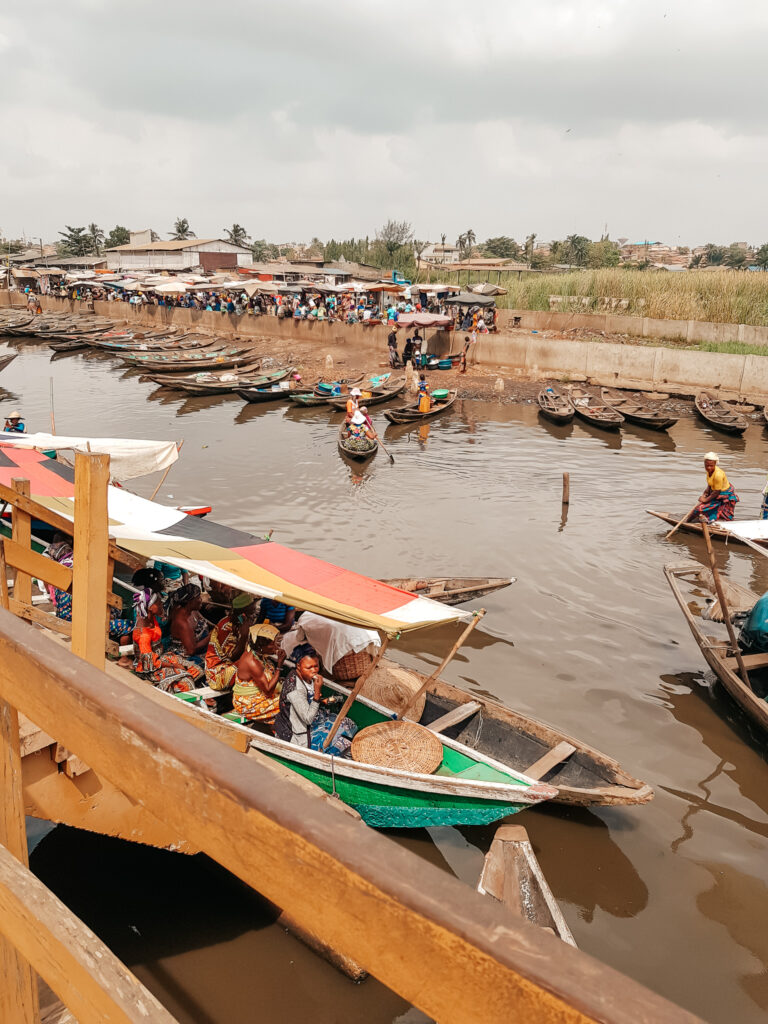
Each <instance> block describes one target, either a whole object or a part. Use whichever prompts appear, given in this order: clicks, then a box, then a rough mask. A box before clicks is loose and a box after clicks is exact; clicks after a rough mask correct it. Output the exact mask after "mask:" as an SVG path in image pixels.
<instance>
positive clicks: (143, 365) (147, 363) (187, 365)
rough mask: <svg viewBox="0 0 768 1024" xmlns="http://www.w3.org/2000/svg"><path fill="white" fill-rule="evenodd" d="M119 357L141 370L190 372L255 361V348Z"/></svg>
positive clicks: (225, 367) (137, 354) (223, 367)
mask: <svg viewBox="0 0 768 1024" xmlns="http://www.w3.org/2000/svg"><path fill="white" fill-rule="evenodd" d="M118 358H119V359H120V360H121V361H122V362H123V363H125V364H126V366H130V367H133V368H135V369H140V370H151V371H155V370H159V371H160V372H163V371H166V372H169V373H189V372H190V370H198V369H200V370H225V369H228V368H229V367H231V366H238V365H240V364H247V363H249V362H253V350H252V349H250V348H236V347H231V348H222V349H217V350H216V351H213V352H211V351H208V350H204V351H203V352H199V353H197V355H195V353H194V352H178V353H175V352H174V353H173V354H171V353H168V354H167V355H166V356H165V357H162V356H157V355H153V356H151V355H150V354H149V353H133V354H131V355H120V356H118Z"/></svg>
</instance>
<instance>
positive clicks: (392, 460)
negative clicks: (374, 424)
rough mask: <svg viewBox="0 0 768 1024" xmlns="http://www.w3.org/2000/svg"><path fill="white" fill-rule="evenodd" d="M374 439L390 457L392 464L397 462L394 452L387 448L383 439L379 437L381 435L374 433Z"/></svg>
mask: <svg viewBox="0 0 768 1024" xmlns="http://www.w3.org/2000/svg"><path fill="white" fill-rule="evenodd" d="M374 437H375V438H376V440H377V441H378V442H379V444H380V445H381V447H382V448H383V449H384V454H385V455H388V456H389V458H390V461H391V462H394V461H395V456H394V455H393V454H392V452H391V451H390V450H389V448H387V446H386V445H385V444H384V442H383V441H382V440H381V438H380V437H379V435H378V434H377V433H376V432H375V431H374Z"/></svg>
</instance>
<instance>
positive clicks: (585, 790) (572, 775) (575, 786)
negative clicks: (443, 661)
mask: <svg viewBox="0 0 768 1024" xmlns="http://www.w3.org/2000/svg"><path fill="white" fill-rule="evenodd" d="M426 681H427V676H426V675H424V674H422V673H421V672H416V671H414V670H412V669H406V668H404V667H403V666H402V665H399V664H398V663H397V662H395V661H392V660H390V659H388V658H382V660H381V661H380V662H379V664H378V665H377V667H376V668H375V670H374V671H373V673H372V675H371V677H370V678H369V680H368V681H367V682H366V683H365V684H364V686H363V691H362V692H363V695H368V696H369V697H370V698H371V699H374V700H379V699H382V700H383V698H381V695H382V694H384V693H389V694H392V693H395V694H400V695H401V698H402V700H405V699H407V695H409V694H411V693H414V692H416V690H418V689H419V688H420V687H421V686H422V684H423V683H425V682H426ZM403 695H404V696H403ZM395 700H396V698H389V703H390V704H391V705H392V707H391V708H390V710H391V711H393V712H398V711H399V708H398V707H397V706H395V703H394V701H395ZM401 706H402V705H401ZM416 710H418V708H417V709H416ZM449 716H450V718H449ZM406 717H408V718H410V717H411V716H410V715H407V716H406ZM417 720H418V721H419V723H420V724H421V725H425V726H427V727H428V728H433V729H436V728H440V729H441V734H442V735H445V736H448V737H452V738H453V739H455V740H458V741H459V742H461V743H465V744H466V745H467V746H468V747H470V748H471V749H472V750H474V751H477V752H478V753H481V754H486V755H487V756H489V757H492V758H494V759H495V760H496V761H498V762H500V763H502V764H504V765H506V766H507V767H508V768H509V769H511V770H513V771H516V772H521V773H522V774H524V775H525V776H526V778H541V779H542V780H543V781H545V782H547V783H549V784H550V785H552V786H554V787H555V788H556V789H557V795H556V796H555V797H554V798H553V799H554V802H555V803H563V804H573V805H576V806H581V807H588V806H593V805H603V806H610V805H618V804H644V803H647V802H648V801H649V800H651V799H652V797H653V789H652V788H651V787H650V786H649V785H647V784H646V783H644V782H641V781H640V780H639V779H636V778H633V776H631V775H630V774H629V773H628V772H626V771H625V770H624V769H623V768H622V767H621V765H620V764H619V763H618V762H617V761H615V760H614V759H613V758H611V757H609V756H608V755H607V754H603V753H602V752H601V751H599V750H596V749H595V748H594V747H590V746H589V744H587V743H584V742H582V741H581V740H578V739H576V738H575V737H573V736H569V735H568V734H567V733H564V732H561V731H560V730H558V729H556V728H554V726H551V725H547V724H545V723H544V722H539V721H537V720H536V719H535V718H530V717H528V716H527V715H524V714H522V713H521V712H518V711H512V710H511V709H510V708H507V707H505V706H504V705H503V704H500V703H498V702H497V701H495V700H493V699H491V698H489V697H484V696H482V695H481V694H479V693H467V692H466V691H465V690H462V689H460V688H459V687H458V686H453V685H451V684H450V683H447V682H445V681H444V680H442V679H438V680H435V681H434V682H432V683H430V684H429V686H428V688H427V694H426V701H425V704H424V709H423V711H422V712H421V716H420V717H419V718H418V719H417ZM440 720H442V722H443V723H444V724H442V725H441V722H440Z"/></svg>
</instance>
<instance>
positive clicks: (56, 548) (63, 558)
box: [45, 533, 133, 640]
mask: <svg viewBox="0 0 768 1024" xmlns="http://www.w3.org/2000/svg"><path fill="white" fill-rule="evenodd" d="M45 554H46V557H47V558H50V559H52V560H53V561H54V562H58V563H59V565H65V566H66V567H67V568H68V569H71V568H72V566H73V561H74V552H73V548H72V540H71V538H70V537H67V536H66V535H65V534H63V533H56V534H54V536H53V543H52V544H51V545H50V546H49V548H48V550H47V551H46V552H45ZM48 592H49V594H50V596H51V600H52V601H53V603H54V606H55V608H56V616H57V618H59V619H64V621H65V622H71V621H72V595H71V594H68V593H67V592H66V591H64V590H58V589H57V588H56V587H52V586H49V587H48ZM132 630H133V619H132V618H122V617H120V613H119V612H118V610H117V608H110V609H109V636H110V638H111V639H112V640H120V639H121V638H122V637H124V636H130V634H131V632H132Z"/></svg>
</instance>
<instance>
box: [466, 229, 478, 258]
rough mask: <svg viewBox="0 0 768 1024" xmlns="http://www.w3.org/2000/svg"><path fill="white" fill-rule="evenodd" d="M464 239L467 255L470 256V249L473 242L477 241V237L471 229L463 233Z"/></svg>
mask: <svg viewBox="0 0 768 1024" xmlns="http://www.w3.org/2000/svg"><path fill="white" fill-rule="evenodd" d="M464 237H465V238H466V240H467V255H468V256H471V255H472V248H473V246H474V244H475V242H476V241H477V235H476V234H475V232H474V231H473V230H472V228H470V229H469V231H467V232H466V233H465V235H464Z"/></svg>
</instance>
